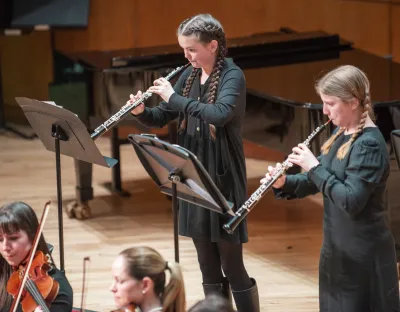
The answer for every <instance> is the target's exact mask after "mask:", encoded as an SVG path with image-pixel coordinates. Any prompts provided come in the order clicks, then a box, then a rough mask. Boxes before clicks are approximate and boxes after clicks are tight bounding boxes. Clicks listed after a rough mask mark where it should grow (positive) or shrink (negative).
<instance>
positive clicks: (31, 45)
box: [0, 31, 53, 121]
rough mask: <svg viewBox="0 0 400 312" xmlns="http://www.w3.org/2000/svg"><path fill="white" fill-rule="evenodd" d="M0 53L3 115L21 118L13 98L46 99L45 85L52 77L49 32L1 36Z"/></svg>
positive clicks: (20, 112) (15, 119)
mask: <svg viewBox="0 0 400 312" xmlns="http://www.w3.org/2000/svg"><path fill="white" fill-rule="evenodd" d="M0 55H1V59H0V61H1V75H2V87H3V100H4V104H5V113H6V118H7V119H8V120H10V119H12V120H14V121H24V120H25V118H24V116H23V113H22V110H21V109H20V107H19V106H18V104H17V103H16V102H15V97H17V96H24V97H30V98H35V99H39V100H47V99H48V84H49V83H50V82H51V80H52V76H53V67H52V66H53V63H52V54H51V49H50V33H49V32H47V31H46V32H32V33H31V34H30V35H24V36H17V37H5V36H0Z"/></svg>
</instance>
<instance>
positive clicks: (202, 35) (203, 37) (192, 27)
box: [177, 14, 227, 140]
mask: <svg viewBox="0 0 400 312" xmlns="http://www.w3.org/2000/svg"><path fill="white" fill-rule="evenodd" d="M177 35H178V36H195V37H196V38H197V39H198V40H199V42H201V43H210V42H211V41H212V40H216V41H217V42H218V50H217V58H216V61H215V64H214V68H213V70H212V72H211V74H210V79H211V81H210V86H209V93H208V98H207V103H208V104H214V103H215V100H216V98H217V91H218V85H219V83H220V80H221V79H220V78H221V72H222V69H223V65H224V58H225V56H226V54H227V48H226V38H225V33H224V29H223V28H222V25H221V24H220V22H219V21H218V20H216V19H215V18H214V17H212V16H211V15H210V14H199V15H196V16H193V17H191V18H188V19H186V20H184V21H183V22H182V23H181V24H180V25H179V27H178V31H177ZM200 70H201V69H200V68H193V70H192V72H191V73H190V75H189V77H188V78H187V79H186V83H185V86H184V88H183V92H182V95H183V96H184V97H187V96H188V95H189V91H190V88H191V87H192V84H193V81H194V79H195V78H196V75H197V74H198V73H199V71H200ZM186 125H187V119H186V118H184V119H183V121H182V123H181V125H180V127H179V130H180V131H183V130H184V129H186ZM209 128H210V135H211V137H212V138H213V139H214V140H215V139H216V129H215V126H214V125H211V124H210V125H209Z"/></svg>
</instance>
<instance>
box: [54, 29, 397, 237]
mask: <svg viewBox="0 0 400 312" xmlns="http://www.w3.org/2000/svg"><path fill="white" fill-rule="evenodd" d="M228 49H229V56H230V57H232V58H233V59H234V61H235V62H236V64H238V65H239V66H240V67H241V68H242V69H243V71H244V73H245V76H246V82H247V107H246V117H245V122H244V126H243V137H244V139H246V140H249V141H251V142H254V143H256V144H258V145H260V146H265V147H268V148H270V149H275V150H278V151H280V152H282V153H283V154H289V153H290V151H291V149H292V147H293V146H295V145H297V144H298V143H299V142H302V141H303V140H304V139H305V138H306V137H307V136H308V135H309V134H310V133H311V131H312V130H313V129H314V128H315V127H317V126H318V125H320V124H321V123H322V122H323V121H324V120H326V118H325V117H324V116H323V114H322V105H321V101H320V99H319V97H318V96H317V94H316V92H315V90H314V83H315V81H316V80H317V79H318V78H319V77H321V75H323V74H324V73H325V72H328V71H329V70H331V69H333V68H334V67H336V66H339V65H343V64H352V65H355V66H357V67H359V68H361V69H362V70H364V71H365V72H366V73H367V75H368V77H369V79H370V81H371V96H372V99H373V102H374V104H375V113H376V115H377V124H378V127H379V128H380V129H381V131H382V133H383V134H384V137H385V139H386V141H387V146H388V150H389V151H390V152H391V157H392V169H391V171H392V173H391V177H390V181H389V185H388V211H389V213H388V221H389V223H390V225H391V228H392V229H393V234H394V235H395V238H396V242H399V243H400V226H398V225H400V198H399V197H400V196H399V195H396V185H398V183H400V170H399V168H398V164H397V163H396V162H395V158H394V155H393V152H392V147H391V142H390V132H391V131H392V130H394V129H400V64H397V63H395V62H393V61H392V60H391V58H390V56H388V57H386V58H382V57H378V56H375V55H372V54H370V53H367V52H365V51H362V50H359V49H356V48H354V47H353V45H352V44H351V43H350V42H347V41H345V40H343V39H341V38H340V37H339V36H338V35H334V34H327V33H324V32H319V31H316V32H306V33H298V32H295V31H293V30H291V29H287V28H282V29H280V30H279V31H277V32H272V33H262V34H254V35H251V36H248V37H243V38H233V39H230V40H228ZM55 55H56V57H57V58H58V61H57V60H56V62H55V65H56V66H55V68H56V73H55V77H56V78H55V81H54V83H53V85H52V86H51V88H52V87H54V88H57V87H58V86H59V85H60V84H62V83H63V82H65V81H66V80H68V81H69V82H71V79H72V80H75V81H76V82H77V84H79V85H80V86H82V83H83V84H84V85H85V90H86V93H85V94H86V95H85V96H86V101H85V102H86V104H87V108H86V109H85V110H84V114H81V119H82V120H84V121H86V123H87V125H88V130H89V131H91V130H93V128H95V127H96V126H97V125H98V124H100V123H101V122H102V121H104V120H106V119H107V118H109V117H110V116H111V115H112V114H114V113H115V112H116V111H118V110H119V108H120V107H121V106H122V105H124V103H125V100H123V99H126V98H127V97H128V96H129V93H135V92H136V89H138V88H139V89H142V90H145V89H147V88H148V87H149V86H150V84H151V82H152V81H153V80H154V79H155V78H157V77H159V76H163V75H165V73H166V72H168V70H171V69H173V68H175V67H177V66H180V65H182V64H185V63H186V60H185V59H184V57H183V53H182V51H181V49H180V48H179V47H178V46H177V45H171V46H163V47H155V48H141V49H130V50H120V51H89V52H81V53H74V54H69V55H63V54H61V53H55ZM57 64H61V65H60V66H57ZM77 64H79V66H81V67H80V69H79V70H76V71H74V70H73V68H76V66H77ZM79 66H78V68H79ZM66 73H69V74H68V75H67V74H66ZM66 76H68V77H67V78H66ZM127 76H128V77H129V79H128V80H129V81H130V82H129V83H130V84H131V85H129V83H128V84H127V83H125V82H126V80H127V78H126V77H127ZM71 77H72V78H71ZM118 80H121V81H124V83H122V84H120V85H118V83H116V81H118ZM121 85H122V87H121ZM127 86H128V89H127ZM99 89H105V90H106V91H105V92H106V95H105V96H103V97H98V96H96V93H97V92H98V90H99ZM50 94H53V95H54V98H53V100H55V101H56V102H57V103H60V101H63V99H65V98H70V97H68V96H67V95H66V94H63V92H50ZM158 100H159V99H152V100H151V101H149V102H146V105H150V106H154V105H157V102H158ZM61 104H62V105H63V106H64V107H66V108H70V109H71V110H72V111H74V109H75V110H79V109H80V110H82V107H81V106H80V107H79V108H76V107H69V106H68V105H70V103H61ZM77 114H79V112H77ZM90 120H92V121H90ZM93 120H95V122H93ZM126 122H127V123H130V124H132V123H135V121H134V119H129V118H128V120H127V121H126ZM126 122H122V123H121V125H122V124H124V123H125V124H126ZM135 125H136V126H138V127H142V126H141V125H139V124H137V123H136V124H135ZM141 131H143V132H149V131H150V130H149V129H143V128H141ZM168 133H169V136H168V137H167V138H166V139H169V140H171V141H174V135H175V125H173V124H172V125H171V126H170V127H169V131H168ZM327 135H329V131H328V132H326V133H325V134H324V135H322V136H320V137H319V138H318V139H317V140H316V141H315V142H314V143H313V146H312V149H313V150H314V152H317V151H318V150H319V148H320V146H321V143H322V142H323V141H324V140H325V139H326V136H327ZM111 140H112V156H113V157H114V158H119V146H120V144H124V143H126V140H125V139H120V138H119V136H118V128H114V129H113V130H112V136H111ZM76 170H77V201H76V202H77V205H81V204H82V203H83V204H85V203H86V202H87V201H88V200H90V199H92V198H93V190H92V189H91V180H90V179H91V166H90V165H89V164H85V163H81V162H76ZM112 180H113V182H112V185H113V189H114V190H115V191H118V192H120V193H121V194H126V192H124V191H123V190H122V185H121V178H120V169H119V167H118V166H116V168H115V169H113V178H112ZM397 193H398V192H397ZM74 205H76V204H74ZM72 208H74V207H72ZM75 208H76V207H75ZM81 217H82V216H81ZM396 228H398V229H399V230H397V231H396Z"/></svg>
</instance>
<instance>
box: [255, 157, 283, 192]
mask: <svg viewBox="0 0 400 312" xmlns="http://www.w3.org/2000/svg"><path fill="white" fill-rule="evenodd" d="M281 167H282V165H281V164H280V163H277V164H276V167H275V168H274V167H272V166H268V173H267V174H266V175H265V178H263V179H261V180H260V182H261V183H267V182H268V181H269V180H270V179H271V177H273V176H274V175H276V173H277V172H278V170H279V169H280V168H281ZM285 182H286V175H282V176H281V177H279V178H278V179H277V180H276V181H275V183H274V184H273V185H272V187H274V188H277V189H280V188H282V187H283V186H284V185H285Z"/></svg>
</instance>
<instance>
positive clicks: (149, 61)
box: [67, 29, 351, 69]
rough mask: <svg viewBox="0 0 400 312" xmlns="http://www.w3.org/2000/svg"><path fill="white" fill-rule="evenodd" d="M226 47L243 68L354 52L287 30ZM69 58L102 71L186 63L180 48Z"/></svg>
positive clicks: (318, 35) (335, 39) (333, 40)
mask: <svg viewBox="0 0 400 312" xmlns="http://www.w3.org/2000/svg"><path fill="white" fill-rule="evenodd" d="M227 45H228V51H229V52H228V54H229V55H228V56H229V57H232V58H233V59H234V60H235V62H236V64H237V65H238V66H240V67H241V68H254V67H260V66H271V65H281V64H292V63H299V62H308V61H314V60H319V59H329V58H335V57H338V55H339V52H340V51H343V50H347V49H351V43H349V42H346V41H344V40H341V39H340V37H339V36H338V35H335V34H327V33H324V32H320V31H316V32H304V33H295V32H292V31H290V30H287V29H281V31H280V32H273V33H259V34H253V35H250V36H246V37H239V38H232V39H228V40H227ZM67 56H69V57H70V58H72V59H74V60H76V61H79V62H82V63H85V64H87V65H89V66H92V67H95V68H100V69H108V68H118V67H135V68H138V69H155V68H168V67H169V68H174V67H177V66H180V65H182V64H185V63H186V62H187V60H186V59H185V58H184V55H183V52H182V49H181V48H180V47H179V45H178V44H174V45H168V46H158V47H149V48H135V49H127V50H115V51H87V52H76V53H69V54H67Z"/></svg>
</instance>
